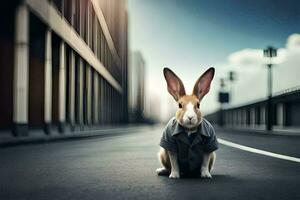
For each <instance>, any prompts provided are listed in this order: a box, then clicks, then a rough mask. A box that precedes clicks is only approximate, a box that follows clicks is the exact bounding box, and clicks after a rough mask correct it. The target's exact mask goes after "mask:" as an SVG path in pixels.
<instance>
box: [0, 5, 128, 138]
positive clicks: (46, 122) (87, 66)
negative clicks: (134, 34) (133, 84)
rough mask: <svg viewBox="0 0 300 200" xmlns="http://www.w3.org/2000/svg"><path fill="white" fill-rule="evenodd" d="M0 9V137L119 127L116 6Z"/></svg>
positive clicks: (121, 11) (123, 58)
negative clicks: (3, 133)
mask: <svg viewBox="0 0 300 200" xmlns="http://www.w3.org/2000/svg"><path fill="white" fill-rule="evenodd" d="M2 4H3V6H1V10H2V11H1V14H0V18H1V19H0V20H1V24H2V25H1V28H0V98H1V100H0V130H12V133H13V134H14V135H16V136H18V135H27V134H28V130H30V129H36V128H37V129H39V128H40V129H43V130H44V131H45V133H47V134H49V133H51V131H52V130H53V129H58V130H59V131H60V132H64V130H65V129H66V128H68V127H70V128H71V129H74V128H76V127H85V126H93V125H106V124H112V123H124V122H127V118H128V111H127V110H128V108H127V107H128V106H127V105H128V100H127V96H128V95H127V93H128V92H127V90H128V89H127V85H128V84H127V81H128V80H127V79H128V78H127V48H128V44H127V11H126V5H125V2H124V1H123V0H24V1H6V3H4V2H3V3H2Z"/></svg>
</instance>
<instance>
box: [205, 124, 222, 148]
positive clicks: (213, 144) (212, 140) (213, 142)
mask: <svg viewBox="0 0 300 200" xmlns="http://www.w3.org/2000/svg"><path fill="white" fill-rule="evenodd" d="M209 132H210V133H209V135H210V137H209V139H208V141H207V143H206V145H205V147H204V152H207V153H211V152H213V151H215V150H217V149H218V148H219V143H218V140H217V137H216V134H215V130H214V128H213V127H212V126H211V125H210V130H209Z"/></svg>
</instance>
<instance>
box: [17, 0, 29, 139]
mask: <svg viewBox="0 0 300 200" xmlns="http://www.w3.org/2000/svg"><path fill="white" fill-rule="evenodd" d="M14 54H15V57H14V78H13V100H14V102H13V123H14V127H13V134H14V135H16V136H22V135H27V134H28V92H29V91H28V90H29V88H28V86H29V82H28V76H29V11H28V8H27V6H25V5H23V4H21V5H19V6H18V7H17V9H16V15H15V52H14Z"/></svg>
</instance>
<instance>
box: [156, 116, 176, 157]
mask: <svg viewBox="0 0 300 200" xmlns="http://www.w3.org/2000/svg"><path fill="white" fill-rule="evenodd" d="M172 123H173V120H170V122H169V123H168V125H167V126H166V128H165V129H164V132H163V135H162V137H161V139H160V143H159V145H160V146H161V147H162V148H164V149H166V150H168V151H172V152H177V143H176V140H175V138H173V137H172Z"/></svg>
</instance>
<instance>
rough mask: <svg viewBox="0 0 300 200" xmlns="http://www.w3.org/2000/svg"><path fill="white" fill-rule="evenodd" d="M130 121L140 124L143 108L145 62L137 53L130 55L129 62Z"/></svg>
mask: <svg viewBox="0 0 300 200" xmlns="http://www.w3.org/2000/svg"><path fill="white" fill-rule="evenodd" d="M129 76H130V78H129V79H130V87H129V88H130V89H129V99H130V106H129V108H130V120H131V121H132V122H142V121H143V118H144V107H145V105H144V104H145V93H144V91H145V61H144V58H143V56H142V54H141V53H140V52H139V51H135V52H133V53H132V54H131V62H130V75H129Z"/></svg>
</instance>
